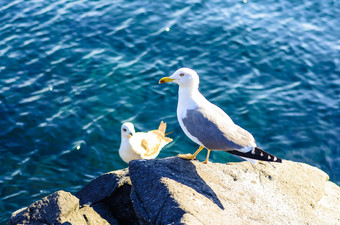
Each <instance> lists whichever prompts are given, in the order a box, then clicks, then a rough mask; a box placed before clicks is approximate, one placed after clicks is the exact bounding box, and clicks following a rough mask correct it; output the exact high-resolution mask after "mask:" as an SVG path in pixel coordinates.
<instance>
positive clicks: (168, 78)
mask: <svg viewBox="0 0 340 225" xmlns="http://www.w3.org/2000/svg"><path fill="white" fill-rule="evenodd" d="M173 80H174V79H172V78H170V77H163V78H162V79H160V80H159V81H158V83H159V84H163V83H166V82H172V81H173Z"/></svg>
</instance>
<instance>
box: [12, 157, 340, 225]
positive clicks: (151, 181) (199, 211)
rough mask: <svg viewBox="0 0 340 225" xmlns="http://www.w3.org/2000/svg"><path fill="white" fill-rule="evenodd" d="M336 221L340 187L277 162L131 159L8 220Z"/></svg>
mask: <svg viewBox="0 0 340 225" xmlns="http://www.w3.org/2000/svg"><path fill="white" fill-rule="evenodd" d="M46 223H48V224H195V225H196V224H340V187H339V186H337V185H336V184H334V183H332V182H330V181H328V175H327V174H325V173H324V172H322V171H321V170H319V169H317V168H315V167H312V166H309V165H306V164H303V163H296V162H291V161H283V163H282V164H275V163H271V164H270V163H259V164H257V165H252V164H250V163H249V162H241V163H228V164H219V163H210V164H202V163H199V162H198V161H187V160H183V159H179V158H175V157H172V158H165V159H156V160H135V161H131V162H130V164H129V170H127V169H125V170H119V171H114V172H110V173H107V174H104V175H102V176H100V177H98V178H96V179H94V180H93V181H92V182H91V183H89V184H88V185H87V186H85V187H84V188H83V189H82V190H81V191H79V192H78V193H76V194H75V195H72V194H70V193H68V192H64V191H58V192H56V193H53V194H52V195H49V196H47V197H45V198H43V199H42V200H39V201H37V202H34V203H33V204H32V205H30V206H29V207H27V208H24V209H21V210H18V211H16V212H14V213H13V214H12V217H11V219H10V221H9V223H8V224H46Z"/></svg>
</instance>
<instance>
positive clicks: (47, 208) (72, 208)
mask: <svg viewBox="0 0 340 225" xmlns="http://www.w3.org/2000/svg"><path fill="white" fill-rule="evenodd" d="M8 224H35V225H38V224H109V223H108V222H107V221H106V220H104V219H102V217H101V216H100V215H99V214H98V213H96V211H94V210H93V209H92V208H91V207H82V208H79V200H78V198H76V197H75V196H73V195H72V194H71V193H69V192H65V191H57V192H55V193H53V194H51V195H49V196H47V197H45V198H43V199H41V200H39V201H36V202H34V203H32V204H31V205H30V206H29V207H27V208H23V209H21V210H19V211H16V212H14V213H13V215H12V217H11V219H10V221H9V222H8Z"/></svg>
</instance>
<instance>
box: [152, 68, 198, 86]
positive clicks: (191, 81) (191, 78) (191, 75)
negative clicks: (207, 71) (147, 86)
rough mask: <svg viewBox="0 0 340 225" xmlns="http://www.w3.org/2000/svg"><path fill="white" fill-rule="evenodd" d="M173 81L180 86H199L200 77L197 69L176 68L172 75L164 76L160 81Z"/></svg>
mask: <svg viewBox="0 0 340 225" xmlns="http://www.w3.org/2000/svg"><path fill="white" fill-rule="evenodd" d="M166 82H173V83H176V84H178V85H179V86H180V87H189V88H198V85H199V82H200V79H199V77H198V74H197V73H196V71H194V70H192V69H189V68H181V69H178V70H176V72H174V73H173V74H172V75H171V76H170V77H163V78H162V79H160V80H159V83H160V84H162V83H166Z"/></svg>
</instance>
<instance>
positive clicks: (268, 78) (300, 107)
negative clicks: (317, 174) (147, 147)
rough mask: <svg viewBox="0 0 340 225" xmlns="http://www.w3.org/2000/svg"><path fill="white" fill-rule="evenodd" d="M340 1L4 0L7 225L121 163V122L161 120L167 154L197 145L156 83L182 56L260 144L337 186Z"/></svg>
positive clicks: (0, 45)
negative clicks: (21, 211) (17, 214)
mask: <svg viewBox="0 0 340 225" xmlns="http://www.w3.org/2000/svg"><path fill="white" fill-rule="evenodd" d="M339 9H340V7H339V3H338V2H336V1H332V0H325V1H316V0H307V1H303V2H301V1H300V2H299V1H287V0H280V1H273V0H265V1H256V2H254V1H248V2H247V3H246V4H244V3H243V2H242V1H239V2H237V1H236V2H235V1H216V0H213V1H200V0H185V1H172V2H166V1H156V2H148V4H145V2H143V1H124V0H119V1H114V2H108V1H105V0H99V1H92V0H76V1H67V0H56V1H22V0H15V1H9V0H5V1H2V2H1V3H0V75H1V76H0V116H1V118H2V119H1V120H0V127H2V128H3V129H1V131H0V152H1V154H0V165H1V167H0V172H1V173H0V174H1V175H0V183H1V185H2V187H1V194H2V195H1V201H2V202H1V204H0V208H1V211H2V212H5V213H3V215H0V223H3V222H5V221H7V219H8V217H9V215H10V213H11V212H13V211H14V210H16V209H18V208H21V207H24V206H27V205H29V204H30V203H31V202H32V201H34V200H37V199H39V198H41V197H43V196H46V195H47V194H50V193H52V192H53V191H55V190H59V189H64V190H67V191H72V192H75V191H77V190H79V189H80V188H81V187H82V186H83V185H84V184H86V183H87V182H88V181H89V180H91V179H93V178H94V177H96V176H98V175H99V174H101V173H104V172H108V171H111V170H115V169H120V168H124V167H126V164H125V163H124V162H123V161H121V160H120V158H119V155H118V152H117V149H118V148H119V143H120V132H119V131H120V126H121V123H122V122H124V121H132V122H133V123H134V124H135V125H136V129H137V130H138V131H140V130H142V131H143V130H148V129H154V128H155V127H157V126H158V124H159V121H161V120H164V121H166V122H167V123H168V129H169V131H174V133H173V134H174V135H173V136H172V138H174V140H175V141H174V142H173V143H172V144H171V145H170V146H168V147H167V148H165V149H164V151H162V152H161V154H160V157H167V156H173V155H175V154H177V153H179V152H180V151H186V152H190V151H191V150H194V149H195V145H194V144H193V143H192V142H191V141H190V140H188V139H187V138H186V137H185V135H184V134H183V132H182V131H181V129H180V127H179V125H178V122H177V118H176V113H175V112H176V105H177V87H175V86H174V85H158V84H157V81H158V80H159V79H160V78H161V77H162V76H168V75H170V74H171V73H172V72H173V71H174V70H176V69H177V68H179V67H182V66H186V67H192V68H194V69H196V70H197V71H198V73H199V74H200V78H201V83H200V90H201V92H202V93H203V94H204V95H205V96H206V97H207V98H208V99H209V100H211V101H212V102H214V103H216V104H218V105H219V106H220V107H221V108H222V109H224V110H225V111H226V112H227V113H228V114H229V115H230V116H231V117H232V118H233V120H234V121H235V122H236V123H238V124H240V125H241V126H243V127H245V128H246V129H248V130H249V131H251V132H252V133H253V134H254V136H255V138H256V140H257V143H258V144H259V145H260V146H261V147H262V148H264V149H268V150H269V151H270V152H271V153H273V154H276V155H278V156H279V157H282V158H286V159H290V160H296V161H302V162H306V163H309V164H311V165H314V166H317V167H319V168H321V169H323V170H324V171H325V172H327V173H328V174H329V175H330V179H331V180H332V181H335V182H336V183H338V184H339V182H340V173H339V172H338V169H337V168H339V166H340V164H339V163H340V149H339V147H338V144H337V143H338V142H339V136H340V129H339V128H338V124H340V119H339V118H340V114H339V112H340V92H339V90H340V70H339V68H340V60H339V58H340V57H339V55H340V53H339V49H340V41H339V33H340V30H339V29H340V26H339V20H338V15H339V14H340V10H339ZM198 157H199V159H201V158H200V157H204V156H200V155H199V156H198ZM237 160H238V159H237V158H235V157H233V156H230V155H228V154H220V153H212V155H211V161H213V162H222V163H224V162H228V161H237ZM70 171H72V173H70ZM2 205H3V206H2Z"/></svg>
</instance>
